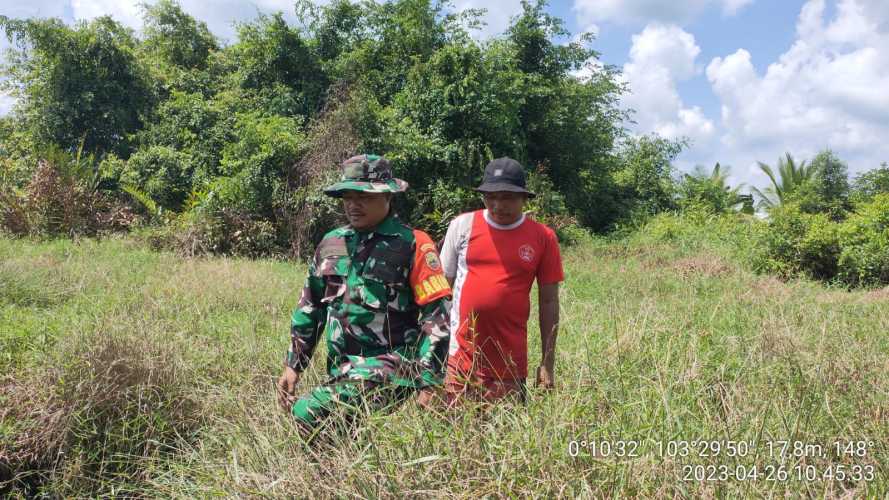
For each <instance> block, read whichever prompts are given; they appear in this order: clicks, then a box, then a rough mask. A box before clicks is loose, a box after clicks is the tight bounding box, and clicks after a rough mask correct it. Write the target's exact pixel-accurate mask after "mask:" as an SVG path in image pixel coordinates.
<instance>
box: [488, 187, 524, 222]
mask: <svg viewBox="0 0 889 500" xmlns="http://www.w3.org/2000/svg"><path fill="white" fill-rule="evenodd" d="M527 200H528V196H527V195H525V194H524V193H514V192H512V191H493V192H490V193H485V194H484V201H485V208H487V209H488V215H489V216H490V217H491V219H492V220H493V221H494V222H496V223H497V224H500V225H502V226H508V225H510V224H512V223H514V222H516V221H518V220H519V218H521V216H522V208H524V206H525V201H527Z"/></svg>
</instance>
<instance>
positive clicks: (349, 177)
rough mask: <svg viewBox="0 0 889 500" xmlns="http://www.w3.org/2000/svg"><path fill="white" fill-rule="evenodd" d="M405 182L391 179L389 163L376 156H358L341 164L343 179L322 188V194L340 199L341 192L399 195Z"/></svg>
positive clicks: (405, 187)
mask: <svg viewBox="0 0 889 500" xmlns="http://www.w3.org/2000/svg"><path fill="white" fill-rule="evenodd" d="M405 190H407V182H405V181H403V180H401V179H396V178H394V177H392V169H391V168H390V167H389V161H388V160H386V159H385V158H383V157H382V156H378V155H371V154H366V155H358V156H353V157H351V158H349V159H348V160H346V161H344V162H343V177H342V179H340V181H339V182H337V183H336V184H333V185H332V186H327V187H326V188H324V194H326V195H328V196H333V197H335V198H341V197H342V196H343V191H364V192H367V193H401V192H404V191H405Z"/></svg>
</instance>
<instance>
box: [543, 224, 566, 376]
mask: <svg viewBox="0 0 889 500" xmlns="http://www.w3.org/2000/svg"><path fill="white" fill-rule="evenodd" d="M564 279H565V271H564V269H563V268H562V253H561V251H560V250H559V240H558V238H556V233H555V232H553V230H551V229H549V228H547V230H546V248H545V249H544V251H543V258H542V259H541V261H540V266H539V267H538V268H537V290H538V291H537V294H538V295H537V299H538V300H537V304H538V306H537V307H538V317H539V318H540V349H541V351H542V352H541V354H542V356H541V359H540V367H539V368H537V385H538V386H539V387H543V388H547V389H551V388H552V387H553V386H554V385H555V364H556V337H557V336H558V334H559V282H560V281H562V280H564Z"/></svg>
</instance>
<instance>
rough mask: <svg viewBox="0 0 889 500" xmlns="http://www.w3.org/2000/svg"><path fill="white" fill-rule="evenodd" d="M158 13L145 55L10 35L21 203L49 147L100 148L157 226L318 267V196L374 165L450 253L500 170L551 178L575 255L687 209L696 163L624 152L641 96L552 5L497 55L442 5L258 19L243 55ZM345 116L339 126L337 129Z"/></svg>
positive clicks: (166, 10)
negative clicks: (324, 184) (444, 238)
mask: <svg viewBox="0 0 889 500" xmlns="http://www.w3.org/2000/svg"><path fill="white" fill-rule="evenodd" d="M144 9H145V16H144V18H145V25H144V29H143V30H142V31H141V33H142V36H141V39H140V38H136V37H134V36H133V35H132V33H130V32H129V31H127V30H125V29H123V28H121V27H120V26H119V25H117V24H116V23H114V22H113V21H111V20H110V19H108V18H103V19H100V20H97V21H94V22H92V23H88V24H86V23H81V24H78V25H77V26H75V27H73V28H71V27H67V26H65V25H64V24H63V23H62V22H61V21H16V20H5V21H4V24H3V26H4V28H5V29H6V31H7V34H11V36H12V37H13V38H14V39H15V40H16V41H17V42H18V43H19V45H18V47H19V51H18V58H17V59H13V60H12V63H11V64H10V65H9V66H8V67H9V68H10V70H9V74H10V75H11V77H12V78H11V79H10V82H12V83H11V85H12V84H14V85H16V86H18V87H19V88H21V89H22V92H23V94H22V96H23V98H22V99H20V101H19V102H20V112H19V113H18V114H16V115H14V116H13V117H12V118H10V119H9V120H7V121H6V122H5V123H3V124H2V125H0V150H2V151H9V156H8V157H6V158H4V169H3V175H4V178H3V182H4V184H6V185H7V186H9V188H8V189H7V191H12V190H13V188H14V189H19V190H20V189H22V188H23V186H24V184H25V183H26V182H27V180H28V179H29V178H30V176H31V172H32V171H33V169H34V165H35V164H36V163H37V161H38V160H39V159H40V158H39V151H41V149H40V148H39V147H38V146H36V145H37V144H41V143H49V144H57V145H58V147H59V148H60V149H62V150H66V151H74V150H75V149H76V147H77V145H78V144H80V143H81V142H82V143H83V144H85V148H84V149H85V151H86V152H90V153H92V152H95V153H96V158H98V159H99V160H100V161H99V171H100V177H101V179H100V181H101V183H102V189H103V190H117V191H118V196H119V197H120V199H123V200H129V202H130V203H131V204H132V205H133V206H134V207H136V206H145V205H150V203H148V204H146V203H142V202H140V201H138V200H139V198H140V197H139V196H135V195H134V194H133V193H136V192H139V193H141V194H143V195H145V196H143V197H141V198H142V200H143V201H148V200H150V201H151V202H153V203H155V204H156V205H157V206H158V207H157V208H158V210H157V211H155V210H153V209H148V212H149V213H156V212H158V211H160V209H161V208H162V209H163V211H164V214H165V215H164V217H157V216H154V217H153V218H154V220H155V221H156V223H159V224H166V223H169V224H174V222H173V221H174V220H177V219H180V218H182V220H183V221H185V220H186V219H187V218H188V217H191V216H192V215H193V216H194V217H195V219H194V221H200V223H206V224H208V225H210V226H212V227H221V228H223V229H220V231H221V232H220V233H219V234H230V235H234V233H236V232H237V231H238V229H237V228H236V227H234V226H237V227H240V225H243V224H242V223H241V222H235V221H250V223H251V224H252V223H254V222H255V223H259V222H260V221H266V222H268V223H269V224H271V225H272V227H274V234H275V238H274V239H275V245H276V246H277V247H279V248H280V247H286V246H288V245H289V246H290V248H291V251H293V252H299V253H304V252H305V251H306V249H307V248H310V247H311V241H307V238H311V239H314V240H317V238H319V237H320V235H321V234H323V232H324V231H323V230H322V229H325V230H326V229H329V227H327V226H329V225H330V224H332V223H336V222H337V220H338V219H337V215H336V212H337V209H338V208H337V207H336V203H335V201H331V200H327V199H324V198H323V196H320V195H318V193H316V192H314V191H313V190H317V189H318V188H320V187H321V179H327V178H328V174H329V173H330V172H335V171H336V168H337V167H336V165H337V164H338V163H339V162H340V161H342V160H343V159H344V158H345V157H348V156H350V155H352V154H355V153H357V152H360V151H374V152H378V153H382V154H385V155H386V156H387V157H388V158H390V160H392V162H393V167H394V171H395V173H396V175H398V176H400V177H402V178H405V179H406V180H407V181H408V182H409V183H410V185H411V190H410V191H409V192H408V193H407V194H406V195H405V196H401V197H399V201H398V209H399V212H400V214H401V215H402V216H403V217H405V218H406V219H408V221H409V222H410V223H412V224H416V225H421V226H422V225H424V224H428V225H429V226H431V231H432V233H434V234H437V233H440V232H441V231H443V229H444V227H445V226H446V222H447V219H448V218H449V217H451V216H452V215H453V214H456V213H458V212H459V211H461V210H464V209H467V208H468V207H474V206H477V205H478V201H477V198H474V195H473V194H472V192H471V188H473V187H475V186H476V185H477V184H478V182H479V181H480V180H481V174H482V170H483V168H484V165H485V164H486V163H487V162H488V161H489V160H491V159H493V158H495V157H500V156H511V157H513V158H516V159H517V160H519V161H520V162H521V163H522V164H524V165H525V166H526V168H527V169H528V170H529V171H534V172H536V173H535V174H534V175H536V176H537V180H534V182H537V183H538V185H539V189H540V190H541V192H542V193H549V194H552V196H549V194H547V197H546V198H545V199H544V198H541V199H539V200H537V202H536V203H537V205H534V206H533V207H532V208H533V210H535V215H536V216H538V217H539V218H541V219H542V220H545V221H546V222H547V223H549V224H551V225H552V226H554V227H555V228H556V230H557V231H559V232H560V235H563V236H564V235H567V231H569V230H571V231H574V229H576V227H575V226H578V225H580V226H583V227H585V228H589V229H593V230H599V231H602V230H606V229H609V228H611V227H613V226H614V225H615V224H616V223H617V222H618V221H621V220H627V219H632V216H631V215H629V214H630V213H632V212H637V213H646V214H649V213H655V212H657V211H659V210H663V209H665V208H669V207H670V206H671V204H670V200H671V196H672V195H671V188H670V186H669V185H668V184H669V179H668V177H669V170H670V165H669V163H670V161H672V159H673V158H674V157H675V155H676V153H677V152H678V146H677V147H676V148H674V147H673V146H670V145H669V144H667V143H666V142H665V141H660V140H658V139H655V138H647V139H645V140H643V141H641V142H639V141H637V142H636V143H635V144H637V145H640V144H641V146H639V147H638V148H636V149H638V150H639V151H635V150H632V149H633V148H628V149H626V150H622V151H619V150H617V149H616V148H615V144H616V143H618V142H619V141H620V140H621V138H622V137H623V135H624V130H623V128H622V123H623V120H624V119H625V118H627V115H626V114H625V113H624V112H623V111H621V110H620V108H619V106H618V104H617V99H618V98H619V96H620V94H621V93H622V92H623V91H624V87H623V86H622V85H621V84H620V83H619V79H618V77H617V74H616V71H615V70H614V69H613V68H610V67H607V66H605V67H602V66H601V65H599V64H596V59H597V58H598V56H599V55H598V54H597V53H596V52H595V51H594V50H592V49H591V48H590V43H591V41H592V36H591V35H589V34H584V35H581V36H580V37H576V38H575V39H573V40H574V41H572V42H570V43H561V41H560V40H561V39H563V38H566V37H568V36H569V34H568V33H567V32H566V31H565V29H564V24H563V22H562V21H561V20H559V19H557V18H555V17H553V16H551V15H549V14H547V13H546V12H545V3H544V2H542V1H535V2H525V3H524V4H523V10H522V13H521V14H520V15H519V16H517V17H516V18H515V19H513V21H512V23H511V25H510V27H509V29H508V30H507V31H506V32H505V33H504V34H503V36H502V37H499V38H495V39H491V40H488V41H485V42H479V41H477V40H475V39H473V38H472V37H470V36H469V34H468V30H469V29H473V28H474V27H477V26H478V23H479V19H480V17H479V16H480V12H479V11H477V10H468V11H464V12H463V13H460V14H453V13H449V12H448V10H449V9H448V8H446V5H444V4H440V3H437V2H432V1H430V0H396V1H393V2H385V3H375V2H361V3H353V2H350V1H347V0H339V1H335V2H333V3H330V4H326V5H324V6H320V7H318V6H314V5H310V4H308V3H307V2H304V1H303V2H299V3H298V5H297V11H298V15H299V17H300V19H301V21H302V25H301V26H298V27H297V26H290V25H288V24H287V22H286V21H285V20H284V18H283V16H281V15H273V16H259V17H258V18H257V19H255V20H254V21H252V22H248V23H245V24H243V25H241V26H239V27H238V39H237V41H236V42H235V43H234V44H232V45H230V46H226V47H223V46H220V45H219V44H218V42H217V41H216V40H215V39H214V38H213V36H212V35H211V34H210V33H209V32H208V31H207V28H206V26H205V25H204V24H203V23H201V22H198V21H197V20H195V19H193V18H191V17H190V16H189V15H187V14H186V13H185V12H184V11H183V10H182V8H181V7H180V5H179V4H178V3H176V2H175V1H172V0H164V1H161V2H159V3H155V4H152V5H146V6H144ZM91 37H92V38H91ZM87 42H89V43H87ZM97 57H98V59H97ZM98 61H102V66H101V67H99V63H98ZM580 69H584V70H585V71H584V74H585V76H584V77H582V78H578V77H576V76H574V72H575V71H577V70H580ZM109 71H111V72H113V74H110V73H109ZM45 75H49V76H51V80H52V81H51V85H49V84H47V83H46V82H47V81H49V80H46V78H44V77H45ZM69 79H70V80H71V81H69ZM100 84H101V85H100ZM54 89H55V90H58V89H69V90H72V92H73V93H69V92H67V91H66V92H65V93H63V94H61V95H56V94H53V92H54V91H55V90H54ZM344 89H345V90H344ZM102 96H104V97H102ZM99 97H101V99H100V98H99ZM346 97H348V98H346ZM343 103H346V104H343ZM341 107H342V109H344V110H346V111H343V112H341V113H339V112H338V113H339V114H338V115H337V116H339V118H337V119H336V120H333V121H331V122H330V123H327V122H326V121H325V120H327V118H326V117H325V113H327V111H326V110H329V109H340V108H341ZM346 108H348V109H346ZM72 110H73V111H76V113H74V114H72V113H70V112H69V111H72ZM56 111H58V112H59V113H61V115H60V116H62V115H64V117H65V119H67V118H72V119H74V120H76V123H74V122H73V121H67V122H66V121H64V120H61V119H57V118H54V117H53V115H52V113H53V112H56ZM124 115H126V116H128V117H130V118H132V120H130V121H125V120H123V117H124ZM108 116H110V117H111V119H105V118H106V117H108ZM325 123H327V124H326V125H323V126H321V125H319V124H325ZM32 125H33V127H32ZM78 126H79V127H81V128H82V127H84V126H86V127H87V128H89V127H104V128H102V131H101V133H96V132H95V131H93V130H92V129H89V130H86V129H83V130H81V129H78ZM331 126H332V127H333V129H334V130H332V131H331V130H327V128H330V127H331ZM34 127H36V128H34ZM41 127H42V128H41ZM37 128H41V130H42V129H46V130H50V129H52V130H53V131H54V132H52V133H48V132H47V133H40V134H37V133H36V132H33V131H34V130H37ZM22 130H24V131H26V132H27V133H24V132H22ZM318 130H323V131H324V133H320V132H317V131H318ZM54 134H55V135H54ZM66 134H67V135H66ZM103 134H104V135H103ZM337 135H339V136H341V137H342V138H343V139H342V140H339V141H336V140H333V139H332V138H333V137H336V136H337ZM99 136H101V137H99ZM84 137H85V139H84ZM97 138H98V139H101V140H99V142H96V141H97V140H98V139H97ZM321 139H323V140H321ZM646 141H647V142H646ZM659 141H660V142H659ZM649 146H650V147H649ZM325 150H329V153H324V152H323V151H325ZM307 151H310V152H311V154H308V153H307ZM111 153H114V154H113V155H112V154H111ZM655 157H657V158H655ZM306 158H308V159H307V160H305V159H306ZM304 160H305V161H304ZM651 179H655V180H656V184H657V186H655V187H651V186H648V185H647V182H648V180H651ZM122 186H127V190H129V195H128V194H126V191H124V190H123V189H122ZM189 200H190V201H189ZM192 212H194V214H192ZM198 212H200V213H198ZM197 223H198V222H195V224H197ZM230 223H231V224H234V226H233V228H230V229H231V230H229V229H225V228H226V227H227V225H229V224H230ZM176 224H179V223H178V222H177V223H176ZM182 224H183V227H185V229H183V230H182V231H184V232H186V233H188V232H189V231H191V229H189V228H191V227H192V225H190V223H189V224H185V222H182ZM244 224H246V222H244ZM322 226H324V227H322ZM305 228H309V229H308V230H306V229H305ZM180 229H182V228H180ZM214 231H215V230H214ZM263 231H264V229H263ZM174 232H175V231H174ZM180 232H181V231H180ZM574 232H575V233H576V234H575V235H580V234H581V233H582V231H580V232H579V231H574ZM209 233H213V231H209ZM213 234H216V233H213ZM565 237H566V238H567V236H565ZM203 239H205V240H207V241H228V240H229V239H230V238H228V236H225V237H220V238H216V236H212V237H207V238H203ZM202 246H203V247H207V248H239V247H238V245H236V244H228V243H225V244H216V243H212V244H207V245H202ZM260 246H262V245H260Z"/></svg>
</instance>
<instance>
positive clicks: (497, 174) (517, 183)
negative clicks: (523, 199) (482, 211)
mask: <svg viewBox="0 0 889 500" xmlns="http://www.w3.org/2000/svg"><path fill="white" fill-rule="evenodd" d="M475 190H476V191H481V192H483V193H490V192H494V191H511V192H513V193H524V194H526V195H528V198H534V197H535V196H537V195H536V194H534V193H532V192H531V191H528V189H527V188H526V182H525V169H524V168H522V165H521V164H520V163H519V162H517V161H515V160H513V159H512V158H507V157H505V156H504V157H503V158H497V159H496V160H493V161H491V162H490V163H488V165H487V166H486V167H485V178H484V180H483V181H482V184H481V186H479V187H477V188H475Z"/></svg>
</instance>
